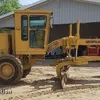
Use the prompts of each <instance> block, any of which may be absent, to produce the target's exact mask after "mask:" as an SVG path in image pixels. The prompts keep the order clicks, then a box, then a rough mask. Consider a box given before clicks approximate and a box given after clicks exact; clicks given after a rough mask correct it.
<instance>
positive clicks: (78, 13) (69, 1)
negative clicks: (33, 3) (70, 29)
mask: <svg viewBox="0 0 100 100" xmlns="http://www.w3.org/2000/svg"><path fill="white" fill-rule="evenodd" d="M31 9H33V10H35V9H44V10H53V12H54V24H68V23H75V22H76V21H77V20H81V22H82V23H89V22H100V4H92V3H86V2H80V1H75V0H49V1H48V3H45V4H42V5H39V6H38V7H36V8H34V7H32V8H31Z"/></svg>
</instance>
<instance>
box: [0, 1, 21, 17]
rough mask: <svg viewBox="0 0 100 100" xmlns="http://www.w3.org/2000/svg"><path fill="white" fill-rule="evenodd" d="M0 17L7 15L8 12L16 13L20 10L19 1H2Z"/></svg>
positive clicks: (0, 2)
mask: <svg viewBox="0 0 100 100" xmlns="http://www.w3.org/2000/svg"><path fill="white" fill-rule="evenodd" d="M0 5H1V6H0V15H3V14H6V13H8V12H11V11H14V10H15V9H18V8H20V4H19V1H18V0H0Z"/></svg>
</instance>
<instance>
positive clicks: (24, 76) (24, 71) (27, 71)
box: [22, 67, 31, 78]
mask: <svg viewBox="0 0 100 100" xmlns="http://www.w3.org/2000/svg"><path fill="white" fill-rule="evenodd" d="M30 71H31V67H30V68H29V69H27V70H23V76H22V78H26V76H27V75H28V74H29V73H30Z"/></svg>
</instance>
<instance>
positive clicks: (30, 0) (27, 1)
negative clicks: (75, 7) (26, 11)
mask: <svg viewBox="0 0 100 100" xmlns="http://www.w3.org/2000/svg"><path fill="white" fill-rule="evenodd" d="M36 1H39V0H19V2H20V4H22V5H28V4H32V3H34V2H36ZM91 1H97V2H100V0H91Z"/></svg>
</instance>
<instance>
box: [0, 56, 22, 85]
mask: <svg viewBox="0 0 100 100" xmlns="http://www.w3.org/2000/svg"><path fill="white" fill-rule="evenodd" d="M22 75H23V66H22V63H21V62H20V60H19V59H18V58H15V57H14V56H11V55H8V56H3V57H0V84H16V83H17V82H19V80H20V79H21V78H22Z"/></svg>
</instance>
